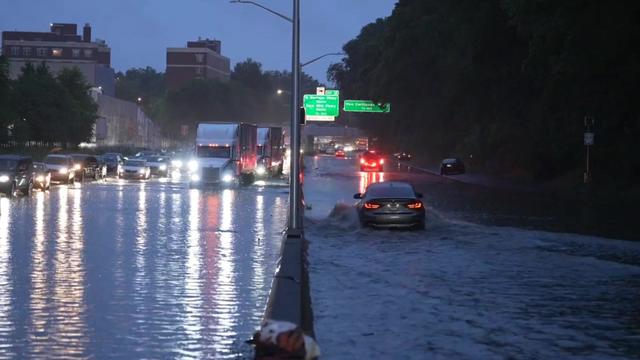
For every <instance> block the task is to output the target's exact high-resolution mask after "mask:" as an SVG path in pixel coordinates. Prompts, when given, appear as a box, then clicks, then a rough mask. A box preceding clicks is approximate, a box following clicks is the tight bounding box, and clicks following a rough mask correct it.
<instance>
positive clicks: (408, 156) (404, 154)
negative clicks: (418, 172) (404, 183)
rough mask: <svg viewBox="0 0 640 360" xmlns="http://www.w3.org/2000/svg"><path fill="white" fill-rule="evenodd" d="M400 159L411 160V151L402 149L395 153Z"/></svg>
mask: <svg viewBox="0 0 640 360" xmlns="http://www.w3.org/2000/svg"><path fill="white" fill-rule="evenodd" d="M393 155H394V156H395V158H396V160H398V161H409V160H411V153H409V152H406V151H401V152H398V153H395V154H393Z"/></svg>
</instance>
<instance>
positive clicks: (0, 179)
mask: <svg viewBox="0 0 640 360" xmlns="http://www.w3.org/2000/svg"><path fill="white" fill-rule="evenodd" d="M6 182H9V177H8V176H7V175H0V183H6Z"/></svg>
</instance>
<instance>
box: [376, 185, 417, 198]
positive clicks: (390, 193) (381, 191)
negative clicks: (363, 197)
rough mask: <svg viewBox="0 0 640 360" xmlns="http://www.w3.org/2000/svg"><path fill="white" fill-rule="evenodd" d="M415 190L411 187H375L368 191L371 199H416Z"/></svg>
mask: <svg viewBox="0 0 640 360" xmlns="http://www.w3.org/2000/svg"><path fill="white" fill-rule="evenodd" d="M415 196H416V195H415V193H414V192H413V189H412V188H410V187H409V186H374V187H371V188H369V189H368V190H367V197H369V198H381V199H391V198H413V197H415Z"/></svg>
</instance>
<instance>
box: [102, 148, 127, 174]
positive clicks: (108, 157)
mask: <svg viewBox="0 0 640 360" xmlns="http://www.w3.org/2000/svg"><path fill="white" fill-rule="evenodd" d="M102 159H103V160H104V162H105V163H106V165H107V175H114V176H116V177H119V176H121V175H122V166H123V165H124V157H123V156H122V154H120V153H104V154H102Z"/></svg>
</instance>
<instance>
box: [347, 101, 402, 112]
mask: <svg viewBox="0 0 640 360" xmlns="http://www.w3.org/2000/svg"><path fill="white" fill-rule="evenodd" d="M343 110H344V111H351V112H372V113H388V112H391V104H389V103H385V104H377V103H374V102H373V101H371V100H345V101H344V107H343Z"/></svg>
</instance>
